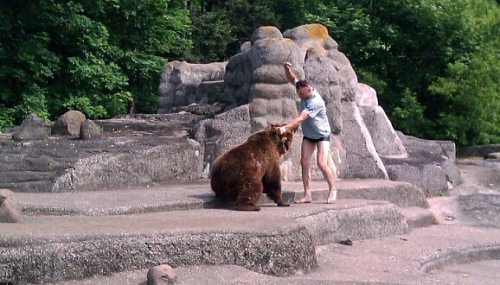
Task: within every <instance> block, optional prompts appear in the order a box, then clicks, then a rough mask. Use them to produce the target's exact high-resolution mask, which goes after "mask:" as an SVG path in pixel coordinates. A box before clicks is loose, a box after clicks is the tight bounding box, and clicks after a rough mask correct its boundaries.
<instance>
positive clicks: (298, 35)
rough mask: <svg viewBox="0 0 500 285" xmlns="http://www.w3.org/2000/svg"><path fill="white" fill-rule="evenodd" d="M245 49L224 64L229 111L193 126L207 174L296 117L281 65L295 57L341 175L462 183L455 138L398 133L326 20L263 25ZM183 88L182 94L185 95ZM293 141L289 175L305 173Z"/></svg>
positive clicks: (285, 172)
mask: <svg viewBox="0 0 500 285" xmlns="http://www.w3.org/2000/svg"><path fill="white" fill-rule="evenodd" d="M240 50H241V52H240V53H239V54H237V55H235V56H233V57H232V58H231V60H230V61H229V62H228V63H227V65H226V66H225V73H224V92H223V95H219V96H218V99H219V100H220V101H221V103H223V104H224V105H225V111H229V110H231V111H229V113H227V114H226V113H223V114H221V115H218V116H216V117H215V118H213V119H209V120H207V121H202V122H201V123H200V124H199V126H198V127H197V128H196V131H195V132H194V138H195V140H197V141H198V142H200V144H201V145H202V147H203V148H204V173H207V172H208V170H209V169H210V165H211V162H212V161H213V160H214V159H215V158H216V157H217V156H218V155H220V154H221V153H223V152H224V151H225V150H227V149H229V148H230V147H232V146H235V145H236V144H238V143H241V142H242V141H244V140H245V139H246V137H248V135H249V134H251V133H253V132H256V131H258V130H260V129H262V128H264V127H266V126H268V125H270V124H279V123H282V122H287V121H289V120H291V119H293V118H295V117H296V116H297V115H298V112H299V110H298V102H299V98H298V96H297V95H296V92H295V88H294V86H293V85H292V84H290V83H289V82H288V80H287V78H286V76H285V72H284V68H283V63H284V62H290V63H292V68H293V71H294V73H295V74H296V75H297V76H298V77H299V79H306V80H307V81H309V82H310V83H311V84H312V85H313V86H314V87H315V88H316V89H317V90H318V91H319V93H320V94H321V95H322V97H323V99H324V100H325V103H326V108H327V113H328V119H329V122H330V125H331V127H332V132H333V135H332V137H331V141H330V142H331V153H332V158H333V160H334V162H335V165H336V167H337V172H338V173H337V174H338V175H339V176H340V177H343V178H377V179H392V180H399V181H405V182H411V183H414V184H415V185H417V186H419V187H422V188H423V189H424V190H425V191H426V192H427V193H428V194H432V195H434V194H437V193H440V192H442V191H444V190H447V189H449V188H450V187H453V185H456V184H460V183H461V179H460V174H459V172H458V170H457V168H456V166H455V155H454V151H455V149H454V144H453V143H452V142H432V141H430V142H426V143H423V144H422V143H421V142H419V143H416V142H415V141H414V140H413V139H411V138H407V137H406V136H404V135H403V136H400V135H399V134H398V133H397V132H396V131H395V130H394V128H393V126H392V124H391V122H390V120H389V119H388V117H387V116H386V114H385V112H384V110H383V109H382V107H381V106H379V105H378V100H377V94H376V91H375V90H374V89H373V88H371V87H370V86H368V85H366V84H362V83H359V82H358V79H357V76H356V73H355V71H354V69H353V68H352V66H351V63H350V62H349V59H348V58H347V57H346V56H345V55H344V54H343V53H342V52H340V51H339V50H338V45H337V42H336V41H335V40H334V39H333V38H331V37H330V36H329V34H328V30H327V29H326V27H324V26H323V25H320V24H310V25H303V26H299V27H296V28H293V29H290V30H286V31H285V32H283V33H281V31H280V30H279V29H277V28H276V27H271V26H264V27H260V28H258V29H257V30H256V31H255V32H254V34H253V35H252V37H251V40H250V41H249V42H246V43H244V44H243V45H242V46H241V49H240ZM189 68H194V67H192V66H189ZM200 68H201V67H200ZM171 73H172V72H170V71H169V70H168V68H167V69H166V71H165V70H164V75H163V76H164V77H169V78H172V76H171V75H169V74H171ZM162 78H163V77H162ZM198 81H199V80H198ZM198 85H199V84H198ZM160 88H162V85H160ZM177 90H178V91H179V89H177ZM180 93H181V92H180V91H179V93H178V94H177V95H176V96H181V97H182V95H180ZM161 94H163V93H161V92H160V96H162V95H161ZM171 98H173V97H171ZM172 102H173V101H172ZM178 102H180V101H178ZM176 103H177V102H176ZM234 114H244V116H234ZM235 130H236V131H235ZM300 135H301V130H300V129H299V130H298V133H297V136H299V137H300ZM294 142H295V144H294V145H293V146H292V151H291V152H290V153H289V154H287V155H286V156H285V157H284V158H283V159H282V177H283V179H285V180H299V179H301V169H300V140H295V141H294ZM405 143H406V144H405ZM416 145H418V146H421V145H423V147H422V148H419V147H417V148H416ZM428 146H432V147H434V146H439V153H440V155H430V154H427V153H428V152H429V149H428ZM432 147H431V149H432ZM410 150H411V151H410ZM451 153H453V154H451ZM441 154H442V155H441ZM312 163H313V164H314V166H313V168H312V169H313V171H312V177H313V179H321V178H322V177H323V176H322V174H321V172H320V171H319V169H318V168H317V167H316V161H314V156H313V162H312ZM413 165H414V166H413ZM419 166H420V168H418V167H419ZM425 177H428V178H425ZM431 179H432V180H434V181H436V182H435V183H433V182H432V181H431Z"/></svg>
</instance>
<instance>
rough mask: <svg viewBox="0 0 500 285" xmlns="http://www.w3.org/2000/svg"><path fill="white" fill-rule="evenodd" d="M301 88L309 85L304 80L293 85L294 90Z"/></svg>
mask: <svg viewBox="0 0 500 285" xmlns="http://www.w3.org/2000/svg"><path fill="white" fill-rule="evenodd" d="M301 87H309V83H307V81H305V80H299V81H297V83H295V88H296V89H299V88H301Z"/></svg>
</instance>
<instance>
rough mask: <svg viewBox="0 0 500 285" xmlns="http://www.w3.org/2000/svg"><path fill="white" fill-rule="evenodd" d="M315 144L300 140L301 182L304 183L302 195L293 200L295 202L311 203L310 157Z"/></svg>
mask: <svg viewBox="0 0 500 285" xmlns="http://www.w3.org/2000/svg"><path fill="white" fill-rule="evenodd" d="M315 148H316V144H315V143H313V142H310V141H308V140H302V149H301V154H300V165H301V167H302V183H303V184H304V197H302V199H299V200H297V201H295V203H311V202H312V193H311V159H312V155H313V153H314V149H315Z"/></svg>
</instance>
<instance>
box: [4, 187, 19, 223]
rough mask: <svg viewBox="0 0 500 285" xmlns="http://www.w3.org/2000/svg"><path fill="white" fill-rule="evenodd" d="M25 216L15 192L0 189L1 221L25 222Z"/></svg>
mask: <svg viewBox="0 0 500 285" xmlns="http://www.w3.org/2000/svg"><path fill="white" fill-rule="evenodd" d="M23 222H24V217H23V215H22V214H21V211H20V209H19V207H18V204H17V201H16V199H15V198H14V193H13V192H12V191H10V190H7V189H0V223H23Z"/></svg>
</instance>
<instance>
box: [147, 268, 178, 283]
mask: <svg viewBox="0 0 500 285" xmlns="http://www.w3.org/2000/svg"><path fill="white" fill-rule="evenodd" d="M147 277H148V283H147V285H172V284H175V283H176V281H177V276H176V274H175V270H174V269H173V268H172V267H171V266H170V265H168V264H161V265H158V266H155V267H153V268H151V269H149V271H148V276H147Z"/></svg>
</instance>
